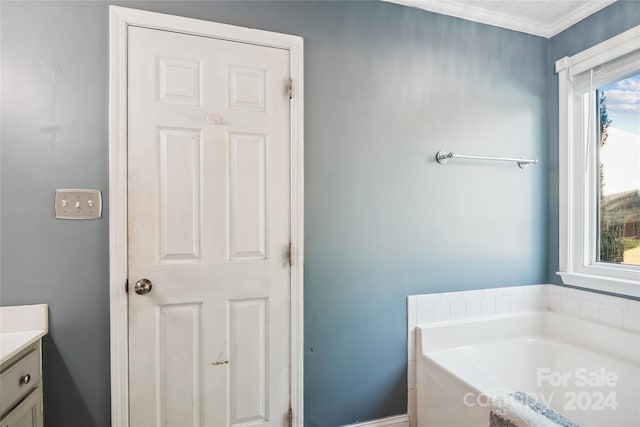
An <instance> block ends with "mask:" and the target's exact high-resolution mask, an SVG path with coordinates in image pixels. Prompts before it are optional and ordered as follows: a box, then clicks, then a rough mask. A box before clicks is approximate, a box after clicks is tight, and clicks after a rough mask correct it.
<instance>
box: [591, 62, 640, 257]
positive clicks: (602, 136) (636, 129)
mask: <svg viewBox="0 0 640 427" xmlns="http://www.w3.org/2000/svg"><path fill="white" fill-rule="evenodd" d="M639 67H640V66H639ZM596 100H597V103H598V112H597V121H598V138H597V141H596V145H597V147H598V158H597V165H596V166H598V168H599V174H598V180H599V185H598V188H597V191H598V214H599V224H598V239H597V245H598V248H597V249H598V251H597V257H596V260H597V261H600V262H608V263H614V264H629V265H640V73H638V74H636V75H634V76H631V77H628V78H625V79H621V80H617V81H615V82H613V83H610V84H608V85H606V86H604V87H601V88H598V89H597V90H596Z"/></svg>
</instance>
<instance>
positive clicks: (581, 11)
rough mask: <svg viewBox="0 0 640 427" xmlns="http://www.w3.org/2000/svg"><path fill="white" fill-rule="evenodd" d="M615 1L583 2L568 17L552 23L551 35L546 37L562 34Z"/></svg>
mask: <svg viewBox="0 0 640 427" xmlns="http://www.w3.org/2000/svg"><path fill="white" fill-rule="evenodd" d="M616 1H617V0H600V1H590V2H585V3H584V5H582V6H581V7H579V8H577V9H576V10H574V11H573V12H572V13H570V14H569V15H566V16H564V17H563V18H560V19H558V20H557V21H556V22H554V23H553V24H552V25H551V33H550V34H549V35H548V36H547V38H550V37H553V36H555V35H556V34H559V33H561V32H563V31H564V30H566V29H567V28H569V27H571V26H572V25H574V24H577V23H578V22H580V21H582V20H583V19H584V18H586V17H588V16H591V15H593V14H594V13H596V12H597V11H599V10H601V9H604V8H605V7H607V6H609V5H610V4H612V3H615V2H616Z"/></svg>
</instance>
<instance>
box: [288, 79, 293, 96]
mask: <svg viewBox="0 0 640 427" xmlns="http://www.w3.org/2000/svg"><path fill="white" fill-rule="evenodd" d="M287 91H288V93H289V99H293V79H292V78H289V84H288V85H287Z"/></svg>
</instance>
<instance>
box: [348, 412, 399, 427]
mask: <svg viewBox="0 0 640 427" xmlns="http://www.w3.org/2000/svg"><path fill="white" fill-rule="evenodd" d="M344 427H409V415H408V414H404V415H395V416H393V417H387V418H380V419H378V420H373V421H365V422H363V423H356V424H349V425H348V426H344Z"/></svg>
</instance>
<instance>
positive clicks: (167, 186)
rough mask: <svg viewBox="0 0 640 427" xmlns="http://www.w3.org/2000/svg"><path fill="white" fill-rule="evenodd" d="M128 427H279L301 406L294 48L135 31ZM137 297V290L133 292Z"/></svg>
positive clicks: (130, 97) (130, 119)
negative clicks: (294, 260)
mask: <svg viewBox="0 0 640 427" xmlns="http://www.w3.org/2000/svg"><path fill="white" fill-rule="evenodd" d="M128 43H129V46H128V47H129V50H128V55H129V70H128V72H129V75H128V79H129V80H128V81H129V88H128V108H129V109H128V133H129V135H128V141H129V146H128V150H129V153H128V156H129V165H128V210H129V216H128V233H129V243H128V244H129V278H130V283H131V288H133V285H134V283H135V282H136V281H137V280H139V279H141V278H147V279H149V280H150V281H151V282H152V284H153V287H152V289H151V291H150V292H149V293H148V294H146V295H138V294H136V293H135V292H132V291H130V293H129V352H130V356H129V359H130V360H129V365H130V373H129V381H130V386H129V387H130V418H131V425H132V426H133V427H137V426H181V427H182V426H231V425H248V424H250V425H265V426H281V425H283V424H284V423H285V419H286V415H287V411H288V408H289V396H290V389H289V388H290V378H289V375H290V374H289V373H290V360H289V358H290V342H289V340H290V338H289V337H290V318H289V316H290V289H289V286H290V267H289V265H288V262H287V248H288V245H289V241H290V136H289V97H288V95H287V82H288V78H289V53H288V51H286V50H282V49H275V48H268V47H262V46H256V45H250V44H243V43H237V42H230V41H224V40H218V39H212V38H206V37H199V36H190V35H185V34H179V33H171V32H165V31H160V30H152V29H146V28H137V27H130V28H129V42H128ZM132 290H133V289H132Z"/></svg>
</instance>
